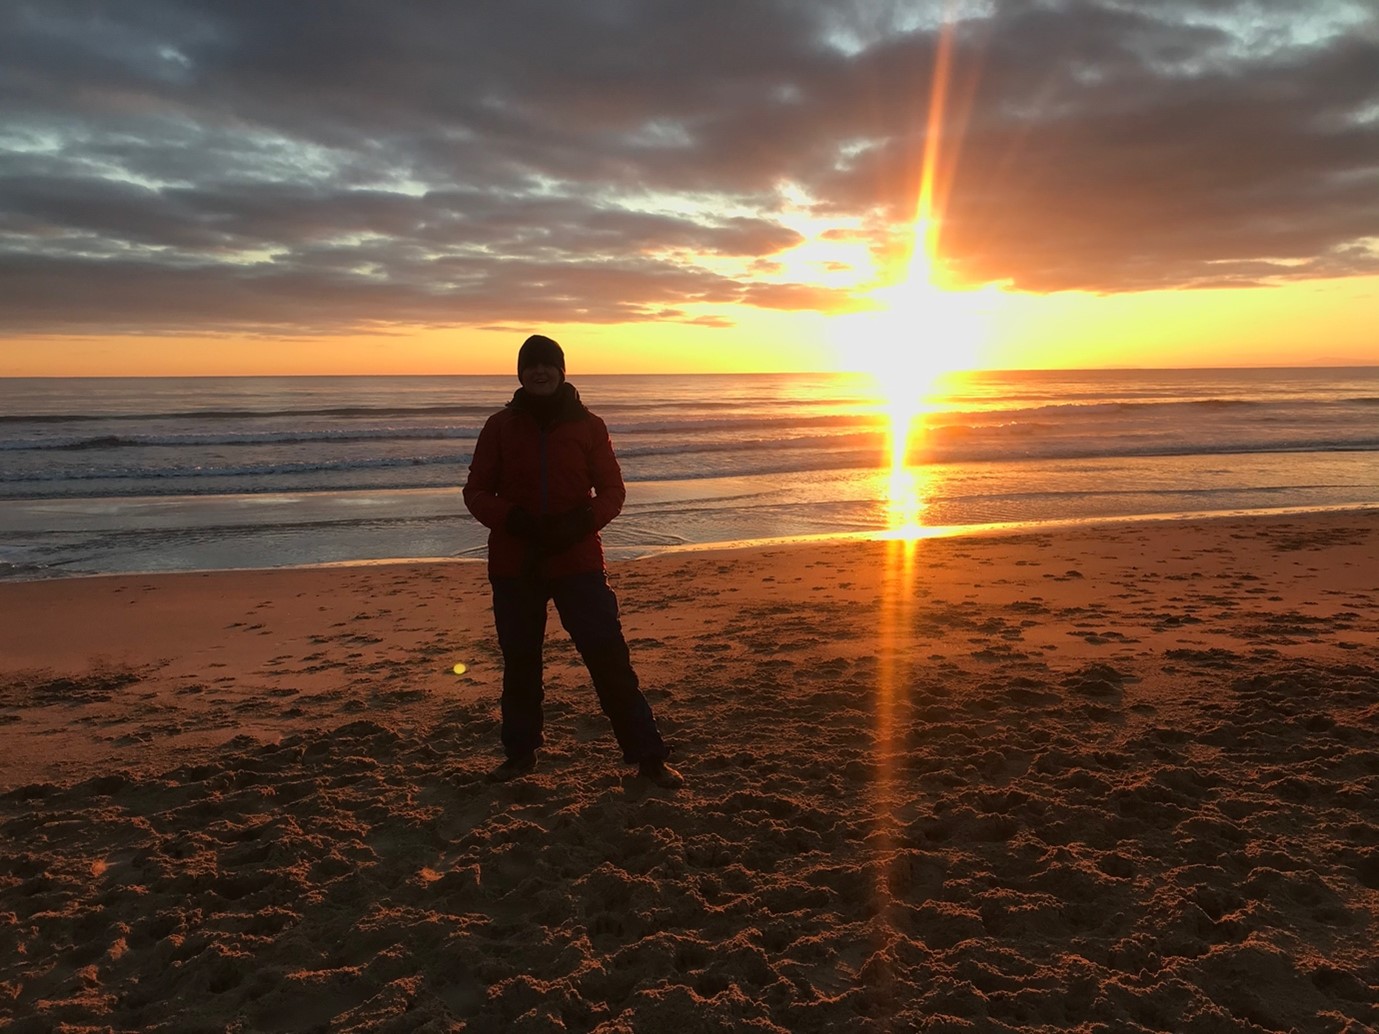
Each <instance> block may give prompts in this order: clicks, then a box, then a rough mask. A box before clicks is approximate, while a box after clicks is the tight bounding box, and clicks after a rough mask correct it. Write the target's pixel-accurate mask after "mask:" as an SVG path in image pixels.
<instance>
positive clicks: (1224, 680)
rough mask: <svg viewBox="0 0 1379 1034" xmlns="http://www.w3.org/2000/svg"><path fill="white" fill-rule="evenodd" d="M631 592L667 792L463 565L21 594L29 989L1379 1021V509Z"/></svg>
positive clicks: (120, 1003) (1272, 1026)
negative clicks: (531, 697) (670, 761)
mask: <svg viewBox="0 0 1379 1034" xmlns="http://www.w3.org/2000/svg"><path fill="white" fill-rule="evenodd" d="M612 580H613V584H614V586H615V588H616V589H617V591H618V592H619V595H620V597H621V598H622V602H623V609H624V614H623V620H624V625H625V628H626V631H627V634H628V638H629V640H630V642H631V645H632V649H633V656H634V660H635V661H636V664H637V667H638V670H639V672H640V674H641V676H642V680H643V684H644V687H645V688H646V690H647V693H648V697H649V699H650V700H651V702H652V704H653V706H654V707H655V709H656V711H657V714H658V717H659V719H660V723H661V726H662V730H663V731H664V732H665V733H666V735H667V738H668V739H669V740H671V741H672V742H673V743H674V744H675V748H676V756H675V759H674V762H675V764H677V766H678V767H679V768H680V769H681V770H682V771H683V772H684V774H685V776H686V778H687V780H688V785H687V787H686V788H684V789H682V790H679V791H670V790H662V789H658V788H654V787H649V786H647V785H645V784H644V783H642V782H640V781H639V780H637V779H636V778H635V777H634V776H633V775H632V773H631V770H629V769H627V768H625V767H623V766H622V765H621V764H620V763H619V754H618V752H617V750H616V748H615V747H614V745H613V741H612V737H611V735H610V734H609V732H608V729H607V723H606V720H605V719H604V718H603V717H602V715H600V714H599V712H598V708H597V704H596V702H595V700H594V697H593V693H592V690H590V689H589V687H588V686H587V683H586V680H585V676H584V673H583V669H582V668H581V667H580V666H579V664H578V659H577V657H576V656H575V654H574V651H573V649H572V648H571V647H570V645H569V643H568V640H566V639H565V637H564V635H563V633H560V632H559V630H558V626H557V623H556V621H555V618H554V615H553V616H552V621H551V628H552V633H553V634H552V635H551V637H550V644H549V647H548V651H547V683H548V685H547V737H548V747H547V749H546V750H545V751H544V752H543V754H542V758H541V765H540V767H539V769H538V770H537V772H536V773H535V774H534V775H533V776H531V777H529V778H527V779H525V780H521V781H518V782H515V783H511V784H507V785H503V786H491V785H489V784H487V783H485V782H484V781H483V778H482V776H483V773H484V772H485V771H486V770H487V769H488V768H489V767H490V766H491V765H492V764H494V763H495V762H496V761H497V760H498V759H499V754H498V750H497V696H498V691H499V684H500V671H499V665H498V661H497V657H496V653H495V648H494V645H493V643H492V636H491V632H490V627H489V614H488V597H487V584H486V582H485V578H484V572H483V568H482V566H481V565H477V564H472V563H431V564H415V563H403V564H390V565H375V566H350V567H338V568H318V569H307V570H287V571H258V572H238V573H213V574H177V575H163V576H134V577H110V578H91V579H78V580H67V581H55V582H36V583H26V584H14V583H11V584H0V747H3V749H2V750H0V1020H4V1021H6V1022H8V1023H9V1028H8V1029H12V1030H16V1031H47V1030H62V1029H70V1030H77V1029H81V1030H118V1031H125V1030H129V1031H133V1030H141V1031H143V1030H149V1031H155V1030H164V1031H188V1030H208V1031H209V1030H216V1031H221V1030H264V1031H300V1030H340V1031H345V1030H361V1031H362V1030H369V1031H372V1030H385V1031H403V1030H406V1031H413V1030H426V1031H446V1030H464V1031H493V1032H498V1031H503V1032H507V1031H558V1030H575V1031H601V1032H605V1034H612V1032H615V1031H616V1032H626V1031H636V1032H643V1031H645V1032H664V1031H791V1032H796V1031H800V1032H808V1031H837V1030H848V1031H883V1030H921V1031H945V1032H946V1031H998V1032H999V1031H1084V1032H1092V1031H1108V1032H1109V1031H1116V1032H1121V1031H1129V1032H1135V1031H1175V1032H1204V1034H1205V1032H1217V1031H1246V1032H1249V1031H1287V1030H1298V1031H1338V1032H1340V1031H1345V1032H1359V1031H1366V1030H1373V1029H1376V1028H1379V949H1376V947H1375V945H1376V943H1379V511H1361V512H1354V513H1338V514H1321V515H1311V516H1304V517H1252V518H1228V519H1220V520H1215V521H1204V522H1194V523H1186V522H1179V521H1159V522H1147V523H1139V524H1121V525H1106V526H1100V527H1084V528H1069V529H1060V530H1057V531H1054V532H1036V533H1025V534H1017V535H988V536H976V537H962V538H952V539H933V540H923V541H919V542H916V543H913V544H909V545H908V546H907V545H906V544H902V543H887V542H831V543H806V544H797V545H791V546H778V547H758V548H754V549H746V550H722V551H704V552H692V553H678V554H667V555H664V556H660V557H655V558H650V559H645V560H640V561H635V562H630V563H626V564H620V565H615V566H614V567H613V569H612ZM456 662H464V663H466V664H467V665H468V666H469V667H468V671H467V672H466V673H465V674H464V675H463V676H456V675H455V674H454V673H453V671H452V670H451V669H452V666H453V665H454V664H455V663H456Z"/></svg>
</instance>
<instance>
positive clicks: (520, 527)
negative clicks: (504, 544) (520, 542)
mask: <svg viewBox="0 0 1379 1034" xmlns="http://www.w3.org/2000/svg"><path fill="white" fill-rule="evenodd" d="M503 530H504V531H506V532H507V533H508V534H509V535H516V536H517V537H518V538H519V539H526V540H527V541H528V542H536V541H537V540H538V539H540V538H541V522H540V521H538V520H537V519H536V518H535V517H533V516H532V515H531V514H529V513H528V512H527V511H526V510H524V509H522V507H520V506H514V507H513V508H512V509H511V510H509V511H508V515H507V519H506V520H504V521H503Z"/></svg>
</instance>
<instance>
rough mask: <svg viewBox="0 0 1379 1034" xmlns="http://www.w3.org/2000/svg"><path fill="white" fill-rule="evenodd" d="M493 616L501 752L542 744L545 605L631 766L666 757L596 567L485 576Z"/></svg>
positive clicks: (614, 601)
mask: <svg viewBox="0 0 1379 1034" xmlns="http://www.w3.org/2000/svg"><path fill="white" fill-rule="evenodd" d="M489 582H490V584H491V585H492V586H493V621H494V624H495V625H496V626H497V629H498V645H499V647H500V648H501V649H502V651H503V698H502V708H503V750H504V752H505V753H506V754H507V756H508V757H518V756H521V755H523V754H527V753H529V752H531V751H533V750H536V748H538V747H540V746H541V745H542V743H543V742H544V738H543V736H542V728H543V725H544V717H543V715H542V709H541V704H542V701H543V700H544V698H545V687H544V685H543V682H542V647H543V645H544V643H545V639H546V605H547V603H548V602H554V603H555V609H556V613H557V614H559V615H560V623H561V624H562V625H564V626H565V631H567V632H569V633H570V638H571V639H572V640H574V644H575V649H576V650H578V651H579V655H580V657H582V658H583V659H584V664H585V667H587V668H588V669H589V677H590V678H591V679H592V680H593V683H594V691H595V692H596V693H597V694H598V699H599V706H600V707H602V708H603V713H604V714H605V715H607V716H608V720H609V721H610V722H611V723H612V724H613V735H614V736H616V737H617V740H618V746H619V747H621V748H622V756H623V760H624V761H626V762H627V763H629V764H633V763H636V762H640V761H655V760H663V759H664V758H666V757H667V756H668V755H669V754H670V751H669V749H668V748H667V747H666V744H665V741H664V740H663V739H661V733H660V731H659V730H658V729H657V728H656V719H655V717H654V716H653V715H652V713H651V705H650V704H648V703H647V701H646V697H645V696H643V695H642V691H641V685H640V683H639V682H638V680H637V673H636V671H634V670H633V668H632V658H631V655H630V654H629V652H628V649H627V641H626V640H625V639H624V638H623V634H622V622H621V621H620V620H619V617H618V598H617V596H616V595H614V593H613V590H612V588H610V587H609V585H608V579H607V578H606V577H605V575H604V573H603V572H602V571H595V572H591V573H589V574H574V575H565V576H563V577H560V578H490V579H489Z"/></svg>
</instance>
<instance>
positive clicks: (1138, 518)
mask: <svg viewBox="0 0 1379 1034" xmlns="http://www.w3.org/2000/svg"><path fill="white" fill-rule="evenodd" d="M1376 512H1379V501H1376V502H1373V503H1358V504H1352V503H1344V504H1337V505H1334V506H1281V507H1268V508H1257V509H1234V510H1206V511H1202V510H1188V511H1179V512H1172V513H1149V514H1130V515H1090V516H1084V517H1068V518H1055V519H1050V520H1041V521H999V522H991V523H983V524H949V525H936V526H932V527H925V526H920V527H919V528H917V529H915V530H914V532H913V533H911V532H909V531H901V532H897V531H895V530H868V531H850V532H819V533H807V534H799V535H780V536H767V537H762V538H748V539H735V540H724V541H721V542H685V543H675V544H667V545H654V546H610V545H608V544H607V543H606V542H605V544H604V554H605V556H606V558H607V562H608V563H609V564H610V565H611V564H626V563H636V562H638V561H643V560H648V559H652V558H655V557H661V556H674V555H677V554H682V553H685V554H692V553H704V552H718V551H736V550H754V549H766V548H772V547H779V546H792V545H809V544H813V545H823V544H827V543H833V542H838V543H843V542H888V541H895V540H897V539H900V540H915V541H924V540H928V539H946V538H968V537H979V536H993V535H994V536H1005V535H1023V534H1034V533H1037V532H1041V531H1055V532H1056V531H1060V530H1066V529H1078V528H1096V527H1106V526H1116V525H1121V524H1127V525H1134V524H1141V523H1160V522H1169V523H1181V524H1195V523H1199V522H1207V521H1218V520H1235V519H1245V520H1249V519H1254V518H1258V519H1260V520H1266V519H1278V518H1294V517H1297V518H1306V517H1307V516H1308V515H1311V514H1316V515H1318V516H1326V515H1333V514H1352V513H1353V514H1361V515H1362V514H1370V513H1376ZM457 519H463V518H457ZM467 552H470V553H476V554H477V555H471V556H460V555H453V556H445V555H433V556H415V557H409V556H398V557H367V558H360V559H350V560H328V561H319V562H310V563H302V564H278V565H272V566H264V567H206V568H199V567H194V568H177V569H164V570H127V571H94V572H72V573H43V574H36V575H30V576H13V575H6V574H4V573H3V566H4V565H3V563H0V585H10V584H27V583H30V582H46V581H67V580H74V579H76V580H82V579H92V578H120V577H129V576H155V575H177V574H227V573H233V572H249V571H297V570H316V569H332V568H350V567H362V568H368V567H388V566H395V565H399V564H438V565H443V564H483V563H486V555H485V554H486V547H485V546H483V545H479V546H477V547H472V548H471V549H470V550H467Z"/></svg>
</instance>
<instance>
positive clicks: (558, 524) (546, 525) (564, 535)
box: [541, 505, 594, 556]
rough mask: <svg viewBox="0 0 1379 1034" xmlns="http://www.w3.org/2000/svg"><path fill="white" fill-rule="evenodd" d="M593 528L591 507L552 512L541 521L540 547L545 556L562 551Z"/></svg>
mask: <svg viewBox="0 0 1379 1034" xmlns="http://www.w3.org/2000/svg"><path fill="white" fill-rule="evenodd" d="M593 530H594V510H593V507H591V506H588V505H585V506H580V507H576V508H575V509H573V510H567V511H566V512H565V513H557V514H553V515H552V516H550V517H546V518H544V519H543V521H542V522H541V549H542V552H544V553H545V554H546V555H547V556H554V555H555V554H556V553H563V552H565V550H567V549H569V548H570V547H571V546H573V545H574V544H575V543H576V542H578V541H580V540H581V539H583V538H586V537H587V536H588V535H590V534H591V533H592V532H593Z"/></svg>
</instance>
